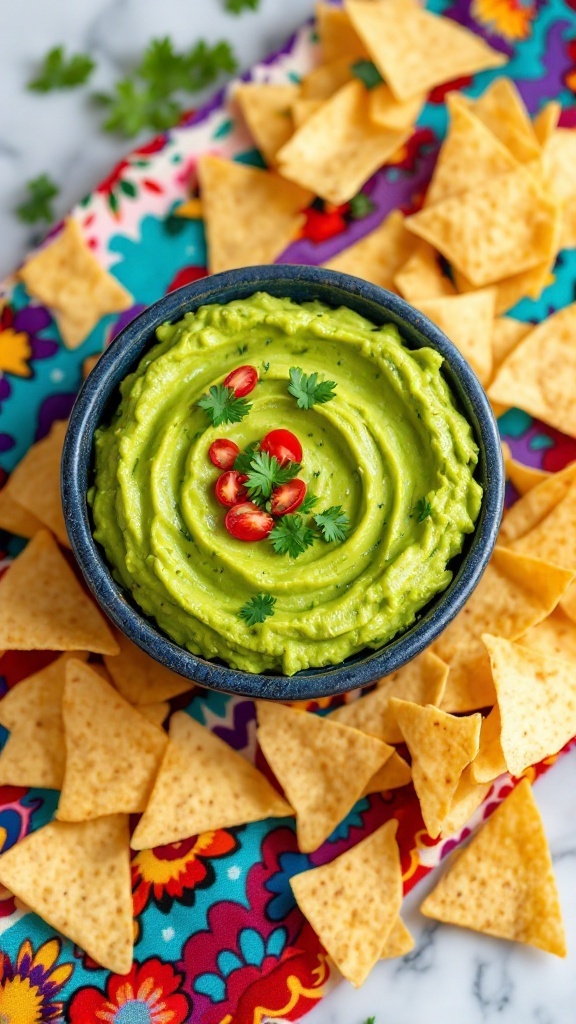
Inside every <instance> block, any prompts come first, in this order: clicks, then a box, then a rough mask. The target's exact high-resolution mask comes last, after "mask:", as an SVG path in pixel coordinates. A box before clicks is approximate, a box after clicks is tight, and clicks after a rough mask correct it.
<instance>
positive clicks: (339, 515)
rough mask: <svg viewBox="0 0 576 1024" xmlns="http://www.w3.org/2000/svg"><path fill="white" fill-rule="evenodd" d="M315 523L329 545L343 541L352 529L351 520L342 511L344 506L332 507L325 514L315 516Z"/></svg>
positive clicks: (320, 513)
mask: <svg viewBox="0 0 576 1024" xmlns="http://www.w3.org/2000/svg"><path fill="white" fill-rule="evenodd" d="M314 522H315V523H316V526H317V527H318V529H319V530H320V532H321V534H322V536H323V538H324V540H325V541H326V543H327V544H331V543H332V542H333V541H342V540H344V539H345V538H346V534H347V533H348V530H349V529H350V520H349V519H348V516H347V515H346V513H345V512H344V511H343V510H342V505H332V506H331V507H330V508H327V509H326V510H325V511H324V512H319V513H318V514H317V515H315V516H314Z"/></svg>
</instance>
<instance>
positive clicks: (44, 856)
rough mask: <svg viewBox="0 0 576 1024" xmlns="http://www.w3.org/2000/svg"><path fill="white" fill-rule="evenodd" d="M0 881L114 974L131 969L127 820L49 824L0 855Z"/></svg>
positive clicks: (115, 816) (112, 818)
mask: <svg viewBox="0 0 576 1024" xmlns="http://www.w3.org/2000/svg"><path fill="white" fill-rule="evenodd" d="M0 883H1V884H2V885H4V886H6V888H7V889H8V890H9V891H10V892H12V893H14V895H15V896H17V897H18V898H19V899H21V900H23V902H24V903H26V904H27V906H29V907H30V909H31V910H33V911H34V913H35V914H39V915H40V917H41V918H43V919H44V921H46V922H47V924H49V925H51V927H52V928H56V929H57V930H58V931H60V932H62V934H63V935H65V936H66V938H68V939H71V940H72V942H75V943H77V944H78V945H79V946H81V947H82V949H84V950H85V951H86V952H87V953H88V955H89V956H91V957H92V958H93V959H94V960H96V962H97V963H99V964H101V966H102V967H104V968H106V969H107V970H109V971H113V972H114V973H115V974H127V973H128V971H129V970H130V968H131V966H132V946H133V942H134V921H133V917H132V914H133V910H132V882H131V878H130V848H129V845H128V818H127V817H126V816H125V815H123V814H113V815H110V816H108V817H105V818H99V819H98V820H97V821H83V822H80V823H75V824H72V823H69V822H62V821H52V822H51V823H50V824H49V825H45V826H44V828H39V829H37V831H36V832H32V833H31V834H30V835H28V836H26V838H25V839H23V840H22V842H20V843H17V845H16V846H13V847H12V848H11V849H10V850H8V852H7V853H4V854H3V855H2V857H0Z"/></svg>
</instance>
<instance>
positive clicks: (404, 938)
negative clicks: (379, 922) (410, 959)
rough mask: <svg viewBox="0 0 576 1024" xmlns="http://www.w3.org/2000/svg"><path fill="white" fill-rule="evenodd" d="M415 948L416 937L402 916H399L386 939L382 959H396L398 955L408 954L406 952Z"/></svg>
mask: <svg viewBox="0 0 576 1024" xmlns="http://www.w3.org/2000/svg"><path fill="white" fill-rule="evenodd" d="M413 949H414V939H413V938H412V936H411V935H410V932H409V931H408V929H407V927H406V925H405V924H404V921H403V920H402V918H401V917H397V918H396V920H395V922H394V924H393V925H392V931H391V932H390V935H389V936H388V938H387V939H386V944H385V946H384V951H383V953H382V955H381V957H380V959H381V960H394V959H395V958H396V957H399V956H406V953H410V952H411V950H413Z"/></svg>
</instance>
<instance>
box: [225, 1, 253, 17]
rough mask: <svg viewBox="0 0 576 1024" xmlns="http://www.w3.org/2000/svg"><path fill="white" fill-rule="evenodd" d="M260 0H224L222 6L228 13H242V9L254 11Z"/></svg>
mask: <svg viewBox="0 0 576 1024" xmlns="http://www.w3.org/2000/svg"><path fill="white" fill-rule="evenodd" d="M259 3H260V0H226V3H225V4H224V7H225V9H226V10H227V11H229V13H230V14H242V11H255V10H256V8H257V7H258V4H259Z"/></svg>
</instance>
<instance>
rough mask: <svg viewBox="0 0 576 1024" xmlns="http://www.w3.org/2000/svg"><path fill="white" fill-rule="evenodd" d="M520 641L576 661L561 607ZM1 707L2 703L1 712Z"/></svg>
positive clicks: (572, 627)
mask: <svg viewBox="0 0 576 1024" xmlns="http://www.w3.org/2000/svg"><path fill="white" fill-rule="evenodd" d="M520 642H521V644H522V646H523V647H529V648H530V650H531V651H539V652H540V654H548V655H549V656H550V657H552V658H561V659H562V661H571V662H576V623H574V622H573V620H572V619H571V618H569V617H568V615H567V614H566V612H565V611H564V610H563V608H561V607H560V608H555V609H554V611H553V612H552V613H551V614H550V615H548V616H547V618H545V619H543V620H542V622H539V623H538V625H537V626H532V629H529V630H528V632H527V633H524V635H523V636H522V637H521V638H520ZM1 709H2V705H1V704H0V712H1ZM0 721H1V717H0Z"/></svg>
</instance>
